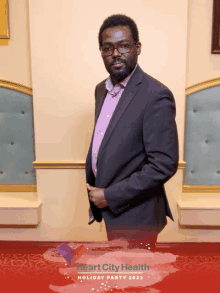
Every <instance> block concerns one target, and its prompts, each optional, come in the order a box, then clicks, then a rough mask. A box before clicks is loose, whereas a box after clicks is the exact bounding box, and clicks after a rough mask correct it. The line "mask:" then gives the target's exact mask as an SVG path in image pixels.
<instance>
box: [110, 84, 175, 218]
mask: <svg viewBox="0 0 220 293" xmlns="http://www.w3.org/2000/svg"><path fill="white" fill-rule="evenodd" d="M175 116H176V106H175V100H174V97H173V94H172V92H171V91H170V90H169V89H168V88H165V89H163V90H161V91H160V92H159V93H157V95H156V96H155V98H154V99H152V101H151V102H150V103H149V104H148V105H147V107H146V109H145V112H144V118H143V143H144V149H145V152H146V157H147V159H148V163H147V164H145V165H144V166H143V168H142V169H141V170H140V171H137V172H134V173H133V174H132V175H131V176H130V177H128V178H126V179H124V180H122V181H120V182H118V183H116V184H113V185H111V186H109V187H108V188H106V189H105V191H104V196H105V198H106V200H107V202H108V205H109V208H110V210H111V211H112V212H113V213H114V214H119V213H121V212H123V211H124V210H126V209H127V208H129V206H130V207H131V206H132V205H131V200H132V201H133V202H134V199H135V197H136V199H138V196H139V195H140V193H141V192H143V191H145V190H146V193H144V196H145V197H146V199H147V196H148V195H147V194H148V193H147V191H148V190H150V189H152V188H155V187H159V186H161V185H163V184H164V183H166V182H167V181H168V180H169V179H170V178H171V177H172V176H173V175H174V174H175V173H176V172H177V169H178V161H179V143H178V134H177V127H176V122H175ZM122 155H123V154H122ZM149 195H151V196H152V191H151V192H150V191H149Z"/></svg>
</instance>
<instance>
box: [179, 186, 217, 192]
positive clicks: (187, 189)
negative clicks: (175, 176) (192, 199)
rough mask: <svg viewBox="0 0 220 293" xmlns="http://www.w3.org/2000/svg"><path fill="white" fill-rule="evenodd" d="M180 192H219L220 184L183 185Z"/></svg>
mask: <svg viewBox="0 0 220 293" xmlns="http://www.w3.org/2000/svg"><path fill="white" fill-rule="evenodd" d="M182 192H192V193H193V192H199V193H203V192H204V193H220V185H183V188H182Z"/></svg>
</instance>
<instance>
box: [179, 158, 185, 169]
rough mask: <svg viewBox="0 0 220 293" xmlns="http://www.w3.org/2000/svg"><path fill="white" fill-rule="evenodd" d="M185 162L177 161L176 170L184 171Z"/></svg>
mask: <svg viewBox="0 0 220 293" xmlns="http://www.w3.org/2000/svg"><path fill="white" fill-rule="evenodd" d="M185 165H186V162H185V161H183V160H181V161H179V165H178V169H185Z"/></svg>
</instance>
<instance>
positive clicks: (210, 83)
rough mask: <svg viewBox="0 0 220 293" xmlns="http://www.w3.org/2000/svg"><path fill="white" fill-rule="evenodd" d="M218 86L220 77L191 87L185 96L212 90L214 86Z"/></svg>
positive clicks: (187, 89)
mask: <svg viewBox="0 0 220 293" xmlns="http://www.w3.org/2000/svg"><path fill="white" fill-rule="evenodd" d="M217 85H220V77H217V78H213V79H209V80H205V81H203V82H199V83H197V84H194V85H191V86H189V87H187V88H186V89H185V94H186V96H187V95H191V94H193V93H195V92H199V91H202V90H204V89H207V88H210V87H213V86H217Z"/></svg>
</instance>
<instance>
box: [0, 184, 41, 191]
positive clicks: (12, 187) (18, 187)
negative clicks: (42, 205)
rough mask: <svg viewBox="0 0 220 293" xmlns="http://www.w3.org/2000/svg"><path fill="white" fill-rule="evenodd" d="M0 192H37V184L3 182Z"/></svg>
mask: <svg viewBox="0 0 220 293" xmlns="http://www.w3.org/2000/svg"><path fill="white" fill-rule="evenodd" d="M0 192H37V185H33V184H29V185H28V184H26V185H24V184H19V185H16V184H13V185H11V184H1V185H0Z"/></svg>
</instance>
